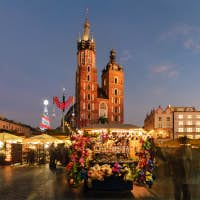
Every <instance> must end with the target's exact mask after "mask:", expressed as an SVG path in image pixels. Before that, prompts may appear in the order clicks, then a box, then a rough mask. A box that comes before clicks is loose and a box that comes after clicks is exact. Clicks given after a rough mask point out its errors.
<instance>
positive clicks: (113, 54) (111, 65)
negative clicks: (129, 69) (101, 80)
mask: <svg viewBox="0 0 200 200" xmlns="http://www.w3.org/2000/svg"><path fill="white" fill-rule="evenodd" d="M109 69H111V70H116V71H123V67H122V66H120V65H119V64H117V62H116V52H115V50H114V49H111V51H110V60H109V62H108V64H107V66H106V69H104V70H103V72H105V71H107V70H109Z"/></svg>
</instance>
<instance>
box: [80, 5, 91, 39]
mask: <svg viewBox="0 0 200 200" xmlns="http://www.w3.org/2000/svg"><path fill="white" fill-rule="evenodd" d="M89 39H90V23H89V21H88V8H87V9H86V15H85V23H84V30H83V35H82V40H85V41H87V40H89Z"/></svg>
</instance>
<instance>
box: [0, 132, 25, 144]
mask: <svg viewBox="0 0 200 200" xmlns="http://www.w3.org/2000/svg"><path fill="white" fill-rule="evenodd" d="M22 140H23V138H22V137H19V136H17V135H13V134H10V133H6V132H3V133H0V141H2V142H22Z"/></svg>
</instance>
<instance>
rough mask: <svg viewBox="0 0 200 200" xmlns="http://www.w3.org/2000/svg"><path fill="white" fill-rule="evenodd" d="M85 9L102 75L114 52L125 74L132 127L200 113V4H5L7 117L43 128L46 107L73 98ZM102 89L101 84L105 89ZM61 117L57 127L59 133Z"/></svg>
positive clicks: (1, 48) (1, 107) (2, 109)
mask: <svg viewBox="0 0 200 200" xmlns="http://www.w3.org/2000/svg"><path fill="white" fill-rule="evenodd" d="M86 7H88V9H89V22H90V25H91V29H90V30H91V32H92V33H93V34H94V38H95V41H96V54H97V57H96V61H97V68H98V73H99V79H100V73H101V70H102V69H103V68H104V67H105V66H106V64H107V62H108V60H109V51H110V50H111V49H112V48H114V49H115V50H116V52H117V61H118V63H119V64H121V65H122V66H124V70H125V104H124V109H125V123H132V124H135V125H139V126H142V125H143V121H144V119H145V116H146V113H147V112H149V111H150V110H151V109H152V108H155V107H157V106H158V105H161V106H162V107H164V108H165V107H166V106H167V105H168V104H171V105H174V106H195V107H197V108H198V109H199V107H200V89H199V88H200V66H199V65H200V12H199V10H200V1H198V0H193V1H186V0H151V1H148V0H95V1H94V0H87V1H86V0H85V1H83V0H68V1H67V0H59V1H56V0H29V1H25V0H17V1H10V0H2V1H0V25H1V26H0V115H2V116H4V117H6V118H8V119H12V120H15V121H18V122H22V123H25V124H28V125H31V126H33V127H36V126H38V123H39V122H40V120H41V114H42V112H43V100H44V99H45V98H47V99H48V100H49V101H50V105H49V115H50V116H51V115H52V110H53V106H52V97H53V96H54V95H56V96H58V97H59V98H61V96H62V88H63V87H65V88H66V93H67V96H70V95H74V91H75V80H74V78H75V70H76V67H77V66H76V65H77V64H76V52H77V49H76V44H77V43H76V41H77V38H78V33H79V32H81V33H82V30H83V23H84V20H85V10H86ZM99 84H100V81H99ZM60 117H61V112H59V111H58V110H56V118H54V119H52V126H53V127H54V128H55V127H56V126H58V125H59V123H60Z"/></svg>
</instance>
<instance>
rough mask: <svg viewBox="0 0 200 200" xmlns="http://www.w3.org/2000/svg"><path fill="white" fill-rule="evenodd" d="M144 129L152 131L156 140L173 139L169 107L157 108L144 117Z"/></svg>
mask: <svg viewBox="0 0 200 200" xmlns="http://www.w3.org/2000/svg"><path fill="white" fill-rule="evenodd" d="M144 129H145V130H147V131H152V130H154V131H155V133H156V137H157V138H163V139H170V138H172V137H173V111H172V107H171V106H167V107H166V108H165V109H163V108H162V107H161V106H158V108H156V109H152V110H151V112H150V113H149V114H147V115H146V118H145V120H144Z"/></svg>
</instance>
